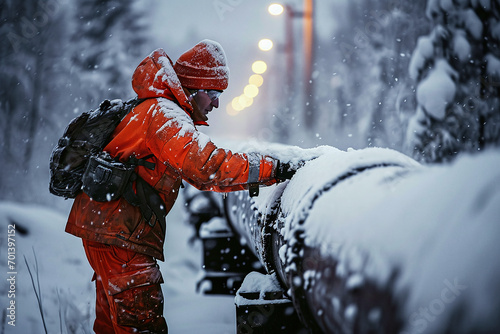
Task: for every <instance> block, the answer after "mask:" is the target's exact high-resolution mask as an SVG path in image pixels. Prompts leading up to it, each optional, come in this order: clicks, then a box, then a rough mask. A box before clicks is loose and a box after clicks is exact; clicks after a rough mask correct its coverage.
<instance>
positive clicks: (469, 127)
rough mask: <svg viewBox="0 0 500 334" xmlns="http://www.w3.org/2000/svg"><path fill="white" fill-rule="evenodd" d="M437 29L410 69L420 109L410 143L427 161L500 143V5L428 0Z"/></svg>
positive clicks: (419, 47) (418, 49)
mask: <svg viewBox="0 0 500 334" xmlns="http://www.w3.org/2000/svg"><path fill="white" fill-rule="evenodd" d="M426 14H427V17H428V18H429V19H430V20H431V21H432V23H433V25H434V28H433V30H432V32H431V33H430V34H429V35H427V36H422V37H420V38H419V39H418V43H417V47H416V49H415V50H414V53H413V55H412V58H411V63H410V66H409V73H410V76H411V77H412V78H413V79H414V80H416V82H417V89H416V96H417V101H418V106H417V108H416V112H415V114H414V115H413V117H412V119H411V120H410V123H409V127H408V132H407V144H408V147H409V150H411V151H413V155H414V156H415V157H416V158H418V159H420V160H422V161H428V162H439V161H446V160H450V159H452V158H453V157H454V156H456V155H457V154H458V153H459V152H474V151H478V150H481V149H483V148H485V147H487V146H490V145H498V144H499V143H500V109H499V107H500V101H499V97H500V96H499V94H500V91H499V89H498V88H499V86H500V85H499V82H500V60H499V57H500V50H499V43H500V3H499V2H498V1H492V0H460V1H445V0H429V1H428V2H427V11H426Z"/></svg>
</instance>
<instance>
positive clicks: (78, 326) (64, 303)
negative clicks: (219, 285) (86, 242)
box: [0, 200, 236, 334]
mask: <svg viewBox="0 0 500 334" xmlns="http://www.w3.org/2000/svg"><path fill="white" fill-rule="evenodd" d="M66 217H67V214H66V213H58V212H55V211H52V210H50V209H48V208H45V207H40V206H34V205H19V204H16V203H7V202H0V226H1V229H2V230H1V232H0V236H1V239H0V249H1V251H0V254H1V257H0V268H1V272H2V274H3V275H2V276H3V277H4V279H2V280H1V281H0V292H1V293H0V305H1V309H2V312H4V313H3V314H2V318H1V319H2V320H1V322H0V333H1V334H3V333H19V334H26V333H31V334H37V333H44V328H43V325H42V320H41V316H40V312H39V308H38V303H37V300H36V297H35V293H34V290H33V287H32V283H31V279H30V275H29V272H28V269H27V266H26V264H25V259H24V257H26V260H27V262H28V265H29V267H30V268H31V271H32V273H33V274H34V276H35V282H36V277H38V279H39V283H40V288H41V300H42V304H43V310H44V314H45V321H46V323H47V330H48V333H92V332H93V331H92V323H93V315H94V298H95V297H94V286H93V283H91V282H90V279H91V277H92V269H91V268H90V266H89V265H88V263H87V260H86V258H85V254H84V251H83V247H82V244H81V241H80V239H78V238H76V237H73V236H71V235H69V234H66V233H65V232H64V226H65V222H66ZM13 223H15V224H16V232H15V237H14V238H15V260H14V261H15V268H14V272H16V274H12V275H11V274H8V273H9V272H11V271H12V270H10V269H9V268H8V266H7V256H8V250H7V249H8V247H7V246H8V245H7V241H8V239H7V234H8V228H7V227H8V225H9V224H13ZM167 226H168V236H167V242H166V247H165V257H166V261H165V263H161V264H160V265H161V269H162V272H163V277H164V280H165V284H164V285H163V292H164V295H165V317H166V319H167V322H168V325H169V330H170V333H173V334H176V333H179V334H190V333H193V334H195V333H202V332H203V333H214V334H215V333H217V334H224V333H234V332H235V328H236V317H235V306H234V297H232V296H204V295H202V294H199V293H196V292H195V283H196V280H197V279H198V277H199V276H200V268H201V247H200V244H195V245H194V246H190V245H188V242H187V240H188V238H189V237H190V236H191V233H192V231H191V227H190V226H188V225H186V224H185V223H184V217H183V208H182V200H179V201H178V202H177V204H176V205H175V206H174V209H173V210H172V212H171V213H170V215H169V217H168V221H167ZM24 230H26V232H25V231H24ZM23 233H24V234H23ZM11 241H12V240H11ZM35 257H36V261H37V263H38V276H36V274H35V271H36V270H35ZM10 276H14V277H15V286H13V287H12V289H11V285H10V283H9V282H8V281H7V278H9V277H10ZM13 282H14V281H13ZM36 286H38V284H36ZM9 290H12V291H14V290H15V297H14V296H13V298H9ZM12 300H13V301H15V307H16V308H15V325H16V326H15V327H13V326H11V325H9V324H8V322H9V321H11V320H10V319H9V318H8V317H7V315H8V314H9V312H10V311H9V310H7V307H9V305H10V304H9V303H10V302H11V301H12ZM5 312H7V313H5Z"/></svg>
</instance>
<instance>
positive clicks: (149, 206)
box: [123, 154, 167, 231]
mask: <svg viewBox="0 0 500 334" xmlns="http://www.w3.org/2000/svg"><path fill="white" fill-rule="evenodd" d="M153 156H154V155H153V154H150V155H148V156H145V157H144V158H141V159H137V158H136V157H135V156H132V157H130V159H129V163H130V164H134V165H136V166H144V167H146V168H149V169H151V170H154V169H155V164H154V163H153V162H150V161H146V160H147V159H150V158H152V157H153ZM134 181H135V188H136V191H134V188H133V183H134ZM123 197H124V198H125V200H126V201H127V202H129V203H130V204H132V205H133V206H136V207H139V209H140V210H141V214H142V217H143V218H144V219H145V220H146V222H147V223H148V224H149V225H150V226H151V227H153V226H154V225H155V223H156V221H158V222H159V224H160V226H161V228H162V229H163V231H166V217H167V212H166V210H165V208H166V205H165V202H163V199H162V198H161V197H160V195H159V194H158V192H157V191H156V189H155V188H154V187H153V186H152V185H150V184H149V183H147V182H146V181H145V180H144V179H143V178H141V177H140V176H139V175H138V174H137V173H133V174H132V176H131V178H130V180H129V182H128V184H127V186H126V188H125V192H124V193H123ZM153 213H154V215H155V217H156V218H155V219H153Z"/></svg>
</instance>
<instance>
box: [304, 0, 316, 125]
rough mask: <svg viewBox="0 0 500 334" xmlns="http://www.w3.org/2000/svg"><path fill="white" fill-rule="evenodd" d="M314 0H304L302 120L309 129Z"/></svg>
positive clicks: (311, 109)
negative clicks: (303, 95)
mask: <svg viewBox="0 0 500 334" xmlns="http://www.w3.org/2000/svg"><path fill="white" fill-rule="evenodd" d="M313 65H314V0H304V94H305V101H304V102H305V103H304V104H305V109H304V122H305V125H306V128H308V129H311V128H312V127H313V125H314V121H315V119H314V118H315V116H316V115H315V106H314V84H313V78H312V75H313Z"/></svg>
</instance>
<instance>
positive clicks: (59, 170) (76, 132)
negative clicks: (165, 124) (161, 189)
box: [49, 98, 166, 229]
mask: <svg viewBox="0 0 500 334" xmlns="http://www.w3.org/2000/svg"><path fill="white" fill-rule="evenodd" d="M142 101H143V100H141V99H138V98H133V99H131V100H128V101H126V102H123V101H122V100H118V99H117V100H112V101H110V100H104V101H103V102H102V103H101V104H100V105H99V108H97V109H95V110H91V111H88V112H84V113H83V114H81V115H80V116H78V117H76V118H75V119H73V120H72V121H71V122H70V124H69V125H68V127H67V128H66V130H65V131H64V134H63V136H62V137H61V138H60V139H59V141H58V144H57V145H56V147H55V148H54V149H53V150H52V154H51V156H50V186H49V189H50V192H51V193H52V194H54V195H57V196H61V197H65V198H75V197H76V196H77V195H78V194H79V193H80V192H81V191H83V192H85V193H86V194H87V195H88V196H89V197H91V198H92V199H93V200H95V201H98V202H109V201H113V200H117V199H119V198H120V197H122V196H123V197H124V198H125V199H126V200H127V201H128V202H129V203H130V204H132V205H134V206H138V207H139V208H140V210H141V213H142V215H143V217H144V219H146V221H147V222H148V223H149V224H150V225H151V226H154V224H155V222H156V220H158V221H160V224H161V225H162V228H163V229H165V217H166V212H165V204H164V203H163V200H162V199H161V197H160V196H159V195H158V193H157V192H156V190H155V189H154V188H153V187H152V186H151V185H149V184H148V183H147V182H146V181H144V180H143V179H142V178H140V177H139V176H138V175H137V174H136V173H135V168H136V167H137V166H144V167H146V168H149V169H154V168H155V164H154V163H152V162H148V161H146V160H147V159H149V158H150V157H151V156H147V157H144V158H142V159H137V158H135V157H134V156H132V157H130V159H129V160H128V161H127V163H123V162H121V161H118V160H115V159H113V158H112V157H111V156H110V155H109V154H108V153H107V152H103V148H104V147H105V146H106V145H107V144H108V143H109V141H110V137H111V134H112V133H113V131H114V130H115V128H116V127H117V126H118V124H119V123H120V122H121V120H122V119H123V118H124V117H125V116H126V115H127V114H128V113H129V112H130V111H131V110H132V109H133V108H134V107H136V106H137V105H138V104H139V103H141V102H142ZM134 181H135V182H136V190H137V193H136V192H134V190H133V187H132V182H134ZM153 213H154V216H153ZM155 218H156V219H155Z"/></svg>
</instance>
